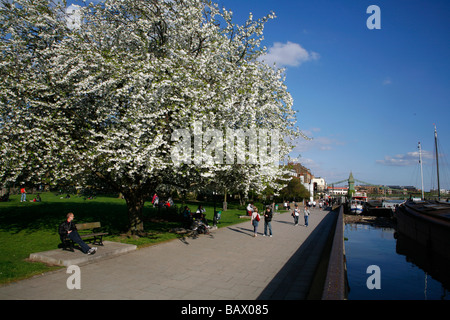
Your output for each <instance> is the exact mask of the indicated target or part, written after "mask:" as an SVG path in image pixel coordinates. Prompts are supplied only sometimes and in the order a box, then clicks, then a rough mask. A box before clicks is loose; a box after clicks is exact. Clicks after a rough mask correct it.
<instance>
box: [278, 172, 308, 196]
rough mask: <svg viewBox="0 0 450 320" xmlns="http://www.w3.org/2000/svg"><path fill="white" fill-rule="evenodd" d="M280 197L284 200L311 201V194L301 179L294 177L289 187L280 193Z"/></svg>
mask: <svg viewBox="0 0 450 320" xmlns="http://www.w3.org/2000/svg"><path fill="white" fill-rule="evenodd" d="M280 196H281V197H283V199H288V200H295V201H301V200H303V199H309V197H310V193H309V191H308V190H307V189H306V188H305V186H304V185H303V184H302V182H301V181H300V179H299V178H297V177H292V179H291V181H289V183H288V185H287V186H286V187H285V188H283V189H282V190H281V191H280Z"/></svg>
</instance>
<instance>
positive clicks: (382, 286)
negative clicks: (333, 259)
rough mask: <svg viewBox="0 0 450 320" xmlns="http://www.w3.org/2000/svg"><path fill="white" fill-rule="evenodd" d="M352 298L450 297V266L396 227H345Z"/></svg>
mask: <svg viewBox="0 0 450 320" xmlns="http://www.w3.org/2000/svg"><path fill="white" fill-rule="evenodd" d="M344 237H345V256H346V264H347V278H348V284H349V287H350V291H349V293H348V299H349V300H450V286H449V284H448V282H449V281H448V277H449V275H448V274H449V272H450V269H449V266H448V265H447V264H446V263H442V261H441V260H440V259H439V258H435V257H432V256H430V253H429V252H427V251H426V250H422V248H420V247H419V246H418V245H417V244H415V243H412V242H411V241H410V240H409V239H405V238H404V237H403V236H401V235H398V234H397V233H396V232H395V229H393V228H381V227H376V226H373V225H369V224H360V223H348V224H346V225H345V229H344Z"/></svg>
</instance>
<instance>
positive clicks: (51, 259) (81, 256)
mask: <svg viewBox="0 0 450 320" xmlns="http://www.w3.org/2000/svg"><path fill="white" fill-rule="evenodd" d="M91 247H97V252H96V253H95V254H90V255H89V254H85V253H83V252H81V250H78V249H75V250H74V251H73V252H71V251H67V250H62V249H55V250H49V251H43V252H36V253H32V254H30V257H29V260H30V261H36V262H43V263H47V264H51V265H57V266H65V267H68V266H71V265H78V266H81V265H85V264H88V263H93V262H96V261H99V260H102V259H105V258H110V257H113V256H117V255H121V254H124V253H127V252H130V251H133V250H136V249H137V246H136V245H132V244H125V243H119V242H112V241H103V246H95V245H94V246H91Z"/></svg>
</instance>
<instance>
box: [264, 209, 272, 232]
mask: <svg viewBox="0 0 450 320" xmlns="http://www.w3.org/2000/svg"><path fill="white" fill-rule="evenodd" d="M272 217H273V213H272V210H271V209H270V207H267V208H266V211H265V212H264V236H267V235H268V234H267V228H269V234H270V237H272Z"/></svg>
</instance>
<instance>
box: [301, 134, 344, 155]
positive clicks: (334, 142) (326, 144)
mask: <svg viewBox="0 0 450 320" xmlns="http://www.w3.org/2000/svg"><path fill="white" fill-rule="evenodd" d="M302 132H303V133H304V134H305V135H306V136H307V137H311V138H312V139H311V140H305V139H303V138H301V137H300V138H298V139H297V141H296V146H295V148H294V150H293V152H294V153H298V152H300V153H303V152H306V151H311V150H319V151H327V150H334V149H335V147H336V146H343V145H345V142H343V141H340V140H339V139H337V138H335V137H326V136H317V134H318V133H319V132H320V128H312V129H310V130H306V131H305V130H303V131H302ZM314 133H316V136H314Z"/></svg>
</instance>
